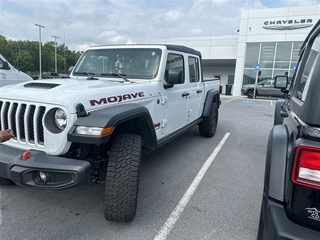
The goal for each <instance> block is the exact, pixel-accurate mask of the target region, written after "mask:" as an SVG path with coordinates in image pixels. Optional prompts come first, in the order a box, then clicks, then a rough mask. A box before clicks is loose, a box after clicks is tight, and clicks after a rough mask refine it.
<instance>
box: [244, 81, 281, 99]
mask: <svg viewBox="0 0 320 240" xmlns="http://www.w3.org/2000/svg"><path fill="white" fill-rule="evenodd" d="M254 88H255V84H245V85H243V86H242V88H241V93H242V94H243V95H246V96H247V97H248V98H253V97H254ZM284 95H285V93H283V92H281V89H277V88H275V87H274V79H266V80H263V81H261V82H259V83H257V85H256V97H257V96H263V97H280V98H283V97H284Z"/></svg>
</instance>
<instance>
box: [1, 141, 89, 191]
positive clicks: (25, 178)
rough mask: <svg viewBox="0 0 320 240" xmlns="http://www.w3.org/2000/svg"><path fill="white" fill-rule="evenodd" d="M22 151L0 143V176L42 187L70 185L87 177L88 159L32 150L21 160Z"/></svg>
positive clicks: (19, 182) (48, 188)
mask: <svg viewBox="0 0 320 240" xmlns="http://www.w3.org/2000/svg"><path fill="white" fill-rule="evenodd" d="M25 152H26V151H23V150H19V149H15V148H12V147H8V146H5V145H2V144H0V177H2V178H6V179H10V180H11V181H13V182H14V183H16V184H18V185H23V186H27V187H31V188H36V189H43V190H59V189H66V188H71V187H75V186H78V185H81V184H84V183H87V182H88V181H89V179H90V171H91V165H90V163H89V162H86V161H81V160H75V159H69V158H62V157H54V156H49V155H47V154H46V153H45V152H40V151H34V150H31V151H30V153H29V154H27V156H26V160H22V154H24V153H25ZM40 175H41V176H42V178H41V177H40Z"/></svg>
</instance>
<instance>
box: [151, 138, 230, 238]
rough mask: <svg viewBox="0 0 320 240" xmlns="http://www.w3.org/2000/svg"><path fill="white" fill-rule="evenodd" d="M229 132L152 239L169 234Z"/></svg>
mask: <svg viewBox="0 0 320 240" xmlns="http://www.w3.org/2000/svg"><path fill="white" fill-rule="evenodd" d="M229 135H230V133H226V134H225V135H224V137H223V138H222V140H221V141H220V143H219V144H218V146H217V147H216V148H215V149H214V150H213V152H212V153H211V155H210V156H209V158H208V159H207V160H206V161H205V163H204V164H203V166H202V168H201V169H200V171H199V172H198V174H197V176H196V178H195V179H194V180H193V182H192V183H191V185H190V186H189V188H188V190H187V191H186V192H185V194H184V195H183V197H182V198H181V200H180V202H179V203H178V205H177V206H176V207H175V209H174V210H173V211H172V213H171V215H170V216H169V217H168V219H167V221H166V222H165V223H164V225H163V226H162V228H161V229H160V231H159V232H158V234H157V235H156V236H155V238H154V240H165V239H166V238H167V236H168V235H169V234H170V232H171V230H172V228H173V227H174V225H175V223H176V222H177V221H178V219H179V217H180V215H181V213H182V212H183V210H184V209H185V207H186V206H187V204H188V202H189V200H190V198H191V197H192V195H193V194H194V192H195V191H196V189H197V187H198V185H199V183H200V182H201V180H202V178H203V176H204V175H205V174H206V172H207V170H208V168H209V167H210V165H211V164H212V162H213V160H214V159H215V158H216V156H217V155H218V153H219V151H220V149H221V148H222V146H223V145H224V143H225V142H226V141H227V139H228V137H229Z"/></svg>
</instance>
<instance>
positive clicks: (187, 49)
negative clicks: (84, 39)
mask: <svg viewBox="0 0 320 240" xmlns="http://www.w3.org/2000/svg"><path fill="white" fill-rule="evenodd" d="M130 45H132V46H137V45H139V46H143V45H146V46H151V45H154V46H166V48H167V49H168V50H173V51H179V52H185V53H190V54H194V55H198V56H200V57H202V55H201V52H199V51H197V50H195V49H193V48H190V47H186V46H183V45H172V44H159V43H155V44H151V43H150V44H114V45H100V46H91V47H103V46H130Z"/></svg>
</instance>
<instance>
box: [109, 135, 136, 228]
mask: <svg viewBox="0 0 320 240" xmlns="http://www.w3.org/2000/svg"><path fill="white" fill-rule="evenodd" d="M141 152H142V148H141V137H140V136H139V135H135V134H119V135H117V136H116V137H115V138H114V140H113V142H112V146H111V149H110V153H109V159H108V165H107V170H106V184H105V195H104V215H105V218H106V220H111V221H117V222H130V221H132V220H133V219H134V216H135V214H136V209H137V199H138V184H139V170H140V162H141Z"/></svg>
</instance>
